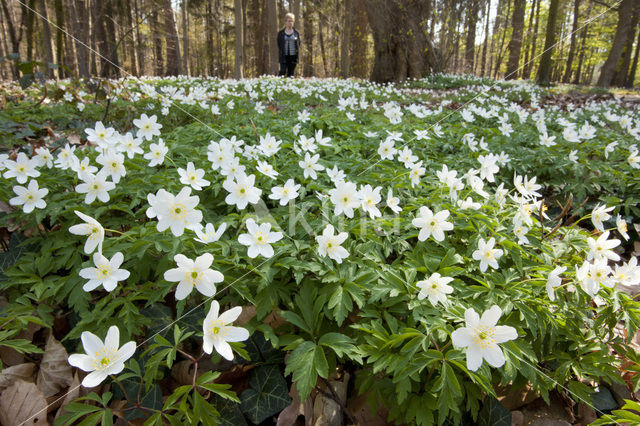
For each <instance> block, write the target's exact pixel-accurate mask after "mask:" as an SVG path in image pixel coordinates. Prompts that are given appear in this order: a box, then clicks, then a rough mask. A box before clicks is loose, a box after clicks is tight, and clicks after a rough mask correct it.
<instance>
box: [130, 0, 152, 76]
mask: <svg viewBox="0 0 640 426" xmlns="http://www.w3.org/2000/svg"><path fill="white" fill-rule="evenodd" d="M131 1H133V10H132V12H133V21H134V23H135V26H136V38H135V44H134V49H135V51H136V61H137V62H138V66H137V70H138V74H136V75H144V74H146V68H145V65H146V64H145V50H146V49H145V43H144V39H143V37H142V34H141V33H140V8H139V7H138V0H131ZM147 24H149V22H147Z"/></svg>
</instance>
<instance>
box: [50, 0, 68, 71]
mask: <svg viewBox="0 0 640 426" xmlns="http://www.w3.org/2000/svg"><path fill="white" fill-rule="evenodd" d="M53 10H54V11H55V14H56V26H57V27H58V28H65V24H64V14H63V11H62V0H55V1H54V2H53ZM56 58H57V60H58V64H62V63H63V62H64V61H63V58H64V33H63V32H62V31H60V30H56ZM64 65H67V64H64ZM58 74H59V76H60V77H61V78H63V77H65V75H66V73H65V71H64V69H62V68H58Z"/></svg>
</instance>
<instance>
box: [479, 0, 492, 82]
mask: <svg viewBox="0 0 640 426" xmlns="http://www.w3.org/2000/svg"><path fill="white" fill-rule="evenodd" d="M490 11H491V0H487V9H486V11H485V15H484V17H485V24H484V43H482V58H481V59H480V61H481V65H480V75H481V76H484V75H485V74H484V72H485V67H486V65H487V48H488V46H489V15H490Z"/></svg>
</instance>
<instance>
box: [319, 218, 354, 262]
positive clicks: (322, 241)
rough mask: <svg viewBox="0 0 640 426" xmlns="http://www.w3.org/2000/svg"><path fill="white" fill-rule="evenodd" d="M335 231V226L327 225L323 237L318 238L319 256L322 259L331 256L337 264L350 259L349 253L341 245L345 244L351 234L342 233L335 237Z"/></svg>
mask: <svg viewBox="0 0 640 426" xmlns="http://www.w3.org/2000/svg"><path fill="white" fill-rule="evenodd" d="M334 231H335V230H334V228H333V225H327V226H326V227H325V228H324V230H323V231H322V235H318V236H316V241H317V242H318V254H320V256H322V257H325V256H329V257H330V258H331V259H333V260H335V261H336V262H338V263H342V260H344V259H346V258H347V257H349V252H348V251H347V249H345V248H344V247H342V246H341V244H342V243H344V242H345V240H346V239H347V237H348V236H349V234H347V233H346V232H340V233H338V234H337V235H335V234H334Z"/></svg>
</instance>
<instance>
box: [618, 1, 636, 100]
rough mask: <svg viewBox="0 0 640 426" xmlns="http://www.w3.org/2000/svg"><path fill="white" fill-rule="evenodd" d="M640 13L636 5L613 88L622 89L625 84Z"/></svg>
mask: <svg viewBox="0 0 640 426" xmlns="http://www.w3.org/2000/svg"><path fill="white" fill-rule="evenodd" d="M639 13H640V3H636V5H635V7H634V8H633V14H632V16H631V28H630V29H629V32H628V34H627V40H626V41H625V44H624V48H623V49H622V55H621V56H620V60H619V61H618V66H617V67H616V71H615V73H614V74H613V79H612V80H611V82H612V84H613V85H614V86H618V87H623V86H625V84H626V82H627V74H629V66H630V65H631V53H632V52H633V42H634V41H635V38H636V27H637V26H638V14H639Z"/></svg>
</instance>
